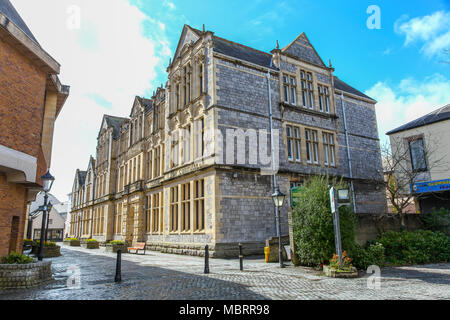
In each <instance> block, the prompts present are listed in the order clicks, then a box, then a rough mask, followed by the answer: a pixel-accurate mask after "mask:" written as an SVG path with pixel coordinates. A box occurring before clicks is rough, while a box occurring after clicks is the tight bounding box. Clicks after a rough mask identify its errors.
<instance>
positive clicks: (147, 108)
mask: <svg viewBox="0 0 450 320" xmlns="http://www.w3.org/2000/svg"><path fill="white" fill-rule="evenodd" d="M136 98H138V100H139V103H140V104H141V105H143V106H144V109H145V113H146V114H147V113H148V112H149V111H150V110H151V109H152V106H153V101H152V100H151V99H146V98H142V97H139V96H136Z"/></svg>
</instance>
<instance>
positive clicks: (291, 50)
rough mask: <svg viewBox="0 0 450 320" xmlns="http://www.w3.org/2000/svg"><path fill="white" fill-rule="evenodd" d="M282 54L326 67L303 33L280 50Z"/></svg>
mask: <svg viewBox="0 0 450 320" xmlns="http://www.w3.org/2000/svg"><path fill="white" fill-rule="evenodd" d="M281 52H282V53H286V54H288V55H290V56H293V57H295V58H298V59H300V60H303V61H306V62H309V63H312V64H315V65H318V66H321V67H326V65H325V63H323V61H322V59H321V58H320V56H319V54H318V53H317V51H316V49H314V47H313V46H312V44H311V42H310V41H309V39H308V37H307V36H306V34H305V33H304V32H303V33H302V34H300V35H299V36H298V37H297V38H295V40H294V41H292V42H291V43H290V44H288V45H287V46H286V47H284V48H283V49H281Z"/></svg>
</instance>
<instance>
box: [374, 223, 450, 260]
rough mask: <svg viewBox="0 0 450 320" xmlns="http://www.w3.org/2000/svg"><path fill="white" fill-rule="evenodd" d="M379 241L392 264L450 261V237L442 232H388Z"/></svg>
mask: <svg viewBox="0 0 450 320" xmlns="http://www.w3.org/2000/svg"><path fill="white" fill-rule="evenodd" d="M378 241H379V242H380V243H381V244H382V245H383V247H384V248H385V252H386V261H387V262H388V263H390V264H394V265H398V264H423V263H435V262H449V261H450V237H448V236H447V235H445V234H444V233H441V232H433V231H430V230H418V231H414V232H410V231H402V232H394V231H388V232H386V233H384V234H383V235H382V236H381V237H380V238H379V239H378Z"/></svg>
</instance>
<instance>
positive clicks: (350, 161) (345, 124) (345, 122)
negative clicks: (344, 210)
mask: <svg viewBox="0 0 450 320" xmlns="http://www.w3.org/2000/svg"><path fill="white" fill-rule="evenodd" d="M341 103H342V113H343V115H344V131H345V146H346V148H347V159H348V170H349V173H350V187H351V189H352V195H353V197H352V198H353V212H355V213H356V199H355V198H356V196H355V189H354V187H353V171H352V159H351V157H350V144H349V143H348V131H347V118H346V116H345V104H344V92H343V91H341Z"/></svg>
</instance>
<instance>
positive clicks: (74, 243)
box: [64, 240, 80, 247]
mask: <svg viewBox="0 0 450 320" xmlns="http://www.w3.org/2000/svg"><path fill="white" fill-rule="evenodd" d="M64 244H65V245H66V246H70V247H79V246H80V240H69V241H68V240H64Z"/></svg>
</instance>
